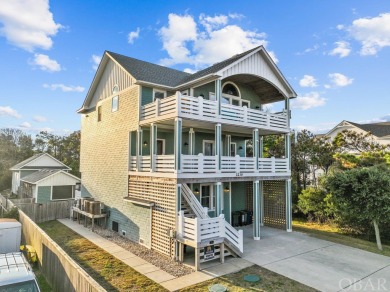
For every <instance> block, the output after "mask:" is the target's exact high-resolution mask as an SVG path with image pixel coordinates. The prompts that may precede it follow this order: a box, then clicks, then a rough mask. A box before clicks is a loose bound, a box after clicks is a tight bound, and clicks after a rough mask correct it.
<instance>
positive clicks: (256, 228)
mask: <svg viewBox="0 0 390 292" xmlns="http://www.w3.org/2000/svg"><path fill="white" fill-rule="evenodd" d="M260 217H261V216H260V188H259V181H258V180H255V181H254V182H253V239H254V240H260Z"/></svg>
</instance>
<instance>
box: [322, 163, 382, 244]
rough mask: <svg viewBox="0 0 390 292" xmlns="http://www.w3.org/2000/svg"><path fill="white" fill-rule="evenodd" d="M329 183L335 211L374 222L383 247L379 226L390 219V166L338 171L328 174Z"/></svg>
mask: <svg viewBox="0 0 390 292" xmlns="http://www.w3.org/2000/svg"><path fill="white" fill-rule="evenodd" d="M326 186H327V188H328V189H329V191H330V192H331V193H332V196H333V201H334V203H335V206H336V212H339V213H340V214H341V216H345V217H349V218H356V219H357V220H359V221H362V220H368V221H369V222H371V223H372V224H373V226H374V230H375V237H376V242H377V246H378V248H379V249H380V250H382V244H381V238H380V231H379V226H380V225H381V224H388V223H389V222H390V169H389V168H388V167H387V166H383V165H381V166H374V167H368V168H356V169H351V170H346V171H343V172H338V173H335V174H334V175H332V176H330V177H328V179H327V182H326Z"/></svg>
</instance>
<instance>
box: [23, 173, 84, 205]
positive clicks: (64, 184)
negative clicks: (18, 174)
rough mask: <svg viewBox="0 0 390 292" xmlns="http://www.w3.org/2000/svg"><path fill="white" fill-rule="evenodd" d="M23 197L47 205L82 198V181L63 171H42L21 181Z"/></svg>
mask: <svg viewBox="0 0 390 292" xmlns="http://www.w3.org/2000/svg"><path fill="white" fill-rule="evenodd" d="M20 182H21V185H22V188H21V189H22V190H21V192H22V195H23V197H30V198H34V199H35V202H36V203H47V202H49V201H55V200H65V199H72V198H79V197H80V185H81V181H80V179H79V178H78V177H76V176H74V175H72V174H70V173H68V172H66V171H64V170H61V169H42V170H39V171H36V172H34V173H32V174H29V175H27V176H25V177H23V178H21V179H20Z"/></svg>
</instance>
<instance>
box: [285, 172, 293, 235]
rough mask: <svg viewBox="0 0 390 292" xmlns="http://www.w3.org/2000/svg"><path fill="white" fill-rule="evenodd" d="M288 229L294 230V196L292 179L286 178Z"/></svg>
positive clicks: (289, 230)
mask: <svg viewBox="0 0 390 292" xmlns="http://www.w3.org/2000/svg"><path fill="white" fill-rule="evenodd" d="M286 230H287V232H291V231H292V196H291V179H287V180H286Z"/></svg>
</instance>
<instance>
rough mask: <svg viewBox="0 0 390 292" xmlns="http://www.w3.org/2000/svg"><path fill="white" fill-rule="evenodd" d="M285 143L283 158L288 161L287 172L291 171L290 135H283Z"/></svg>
mask: <svg viewBox="0 0 390 292" xmlns="http://www.w3.org/2000/svg"><path fill="white" fill-rule="evenodd" d="M284 142H285V148H284V149H285V158H286V159H287V160H288V166H287V170H288V171H291V135H290V133H287V134H285V135H284Z"/></svg>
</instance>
